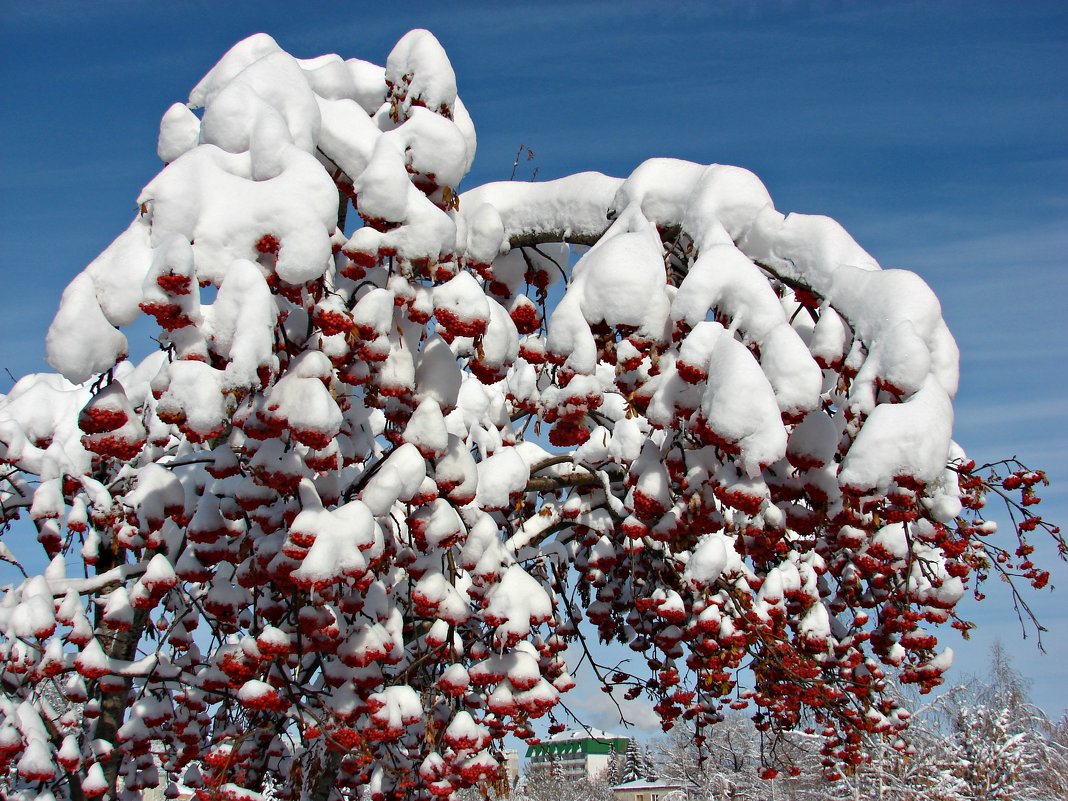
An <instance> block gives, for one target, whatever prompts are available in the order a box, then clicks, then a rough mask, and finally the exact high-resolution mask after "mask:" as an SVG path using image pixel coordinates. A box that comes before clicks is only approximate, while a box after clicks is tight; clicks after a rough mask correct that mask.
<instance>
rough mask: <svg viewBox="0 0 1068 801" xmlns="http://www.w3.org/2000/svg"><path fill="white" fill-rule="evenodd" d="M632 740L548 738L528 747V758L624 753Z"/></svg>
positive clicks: (622, 738) (613, 738) (617, 738)
mask: <svg viewBox="0 0 1068 801" xmlns="http://www.w3.org/2000/svg"><path fill="white" fill-rule="evenodd" d="M629 743H630V740H629V739H628V738H626V737H612V738H608V739H601V738H594V737H576V738H568V739H566V740H548V741H547V742H544V743H538V744H537V745H532V746H530V748H528V749H527V759H535V758H537V757H546V756H549V757H551V756H567V755H570V754H611V753H613V752H614V753H617V754H624V753H626V751H627V745H628V744H629Z"/></svg>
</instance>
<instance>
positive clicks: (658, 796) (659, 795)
mask: <svg viewBox="0 0 1068 801" xmlns="http://www.w3.org/2000/svg"><path fill="white" fill-rule="evenodd" d="M612 797H613V798H614V799H615V801H689V800H690V799H691V798H693V797H694V792H693V787H691V786H690V785H689V784H687V783H685V782H674V781H667V780H660V779H655V780H653V781H646V780H645V779H638V780H637V781H633V782H625V783H624V784H617V785H616V786H615V787H613V788H612Z"/></svg>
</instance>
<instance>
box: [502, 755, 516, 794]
mask: <svg viewBox="0 0 1068 801" xmlns="http://www.w3.org/2000/svg"><path fill="white" fill-rule="evenodd" d="M502 754H503V755H504V773H505V776H506V777H507V778H508V786H509V787H515V783H516V782H517V781H518V780H519V752H518V751H516V750H515V749H514V748H506V749H505V750H504V751H503V752H502Z"/></svg>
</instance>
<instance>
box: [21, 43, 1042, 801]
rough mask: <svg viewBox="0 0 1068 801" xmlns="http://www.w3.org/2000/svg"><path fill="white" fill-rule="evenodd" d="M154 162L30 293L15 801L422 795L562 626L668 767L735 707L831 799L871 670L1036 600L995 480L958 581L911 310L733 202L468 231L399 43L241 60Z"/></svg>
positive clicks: (547, 214)
mask: <svg viewBox="0 0 1068 801" xmlns="http://www.w3.org/2000/svg"><path fill="white" fill-rule="evenodd" d="M158 154H159V156H160V158H161V160H162V161H163V162H164V163H165V166H164V168H163V169H162V171H161V172H160V173H159V175H158V176H157V177H156V178H154V179H153V180H152V181H150V182H149V184H148V185H147V186H146V187H145V188H144V189H143V190H142V191H141V193H140V195H139V196H137V203H136V208H137V212H136V215H135V218H134V219H133V222H132V223H131V224H130V226H129V227H128V228H127V229H126V230H125V231H124V232H123V233H121V234H120V235H119V236H118V238H117V239H116V240H115V241H114V243H113V244H112V245H111V246H110V247H108V248H107V249H106V250H105V251H104V252H103V253H102V254H101V255H100V256H99V257H98V258H97V259H96V260H95V261H93V262H92V263H91V264H90V265H89V266H88V267H86V268H85V270H84V271H83V272H81V273H80V274H79V275H77V276H76V277H75V278H74V280H73V281H72V282H71V284H70V285H69V286H68V287H67V289H66V290H65V291H64V292H63V296H62V299H61V301H60V306H59V311H58V313H57V314H56V317H55V320H54V322H53V323H52V326H51V329H50V330H49V333H48V338H47V352H48V358H49V361H50V363H51V364H52V366H53V367H54V368H55V369H56V370H57V371H58V372H57V374H50V375H32V376H28V377H26V378H24V379H22V380H21V381H19V382H18V383H17V384H16V385H15V387H14V388H13V389H12V391H11V392H10V393H9V394H8V395H7V396H6V397H3V398H2V399H0V460H2V462H3V464H4V465H5V469H4V472H3V475H2V481H3V489H2V494H0V502H2V504H3V505H2V513H3V518H4V521H5V523H10V521H12V520H14V519H15V518H16V517H18V516H19V515H20V514H21V515H25V516H28V518H29V519H30V520H32V522H33V523H34V524H35V526H36V529H37V539H38V541H39V543H40V545H41V546H42V548H43V551H44V553H45V554H46V556H47V560H48V562H49V563H48V566H47V568H45V569H44V570H43V571H40V572H37V571H35V570H34V569H33V568H32V565H33V564H35V562H34V557H33V556H32V555H30V554H29V553H28V551H27V550H26V549H23V548H22V546H21V545H19V546H16V547H15V548H14V549H13V550H11V551H9V550H5V551H4V555H5V556H11V558H12V559H16V558H18V559H21V560H22V562H23V563H24V564H25V565H27V566H30V569H29V570H27V571H26V573H27V575H25V578H24V580H21V581H15V582H13V583H12V584H11V585H10V586H9V587H8V588H7V591H6V594H5V596H4V599H3V601H2V603H0V636H2V639H0V662H2V673H0V681H2V684H3V696H2V698H0V767H2V770H3V771H4V773H3V780H2V781H3V784H4V787H5V791H6V792H7V793H8V795H9V796H10V795H11V794H12V793H15V792H16V791H17V788H24V796H25V797H34V796H36V797H46V796H47V794H48V793H53V794H55V795H56V796H61V797H64V798H68V797H69V798H72V799H81V798H88V797H94V796H98V795H103V794H112V795H114V794H116V793H118V794H120V795H121V794H126V795H127V796H129V797H135V796H136V794H137V793H138V792H139V791H140V790H141V789H142V788H145V787H150V786H154V785H156V784H157V783H159V782H164V783H166V782H169V781H179V780H181V781H184V782H185V783H186V784H188V785H190V786H192V787H194V788H195V789H196V790H197V792H198V795H199V796H200V797H201V798H214V797H223V798H229V799H237V798H249V799H252V798H256V797H258V796H257V794H258V793H266V792H268V791H269V792H270V793H271V794H272V795H273V796H274V797H278V798H296V797H301V798H309V799H323V800H325V799H326V798H328V797H331V796H333V797H356V796H357V795H358V794H359V793H361V792H363V791H365V790H366V791H368V792H369V793H370V795H371V797H372V798H374V799H385V798H401V797H420V798H426V797H429V796H432V795H433V796H448V795H450V794H452V793H454V792H455V791H457V790H459V789H461V788H465V787H469V786H472V785H476V784H479V783H481V782H486V781H490V780H492V779H493V777H495V776H496V775H497V774H498V772H499V771H500V759H501V757H500V753H499V751H498V750H497V747H498V745H499V743H500V742H501V740H502V738H503V737H505V736H506V735H509V734H515V735H517V736H519V737H526V738H530V737H532V736H533V730H532V728H531V723H530V721H531V720H532V719H534V718H537V717H540V716H542V715H546V714H551V713H552V711H553V708H554V707H555V706H556V705H557V704H558V703H559V701H560V695H561V694H562V693H565V692H566V691H567V690H568V689H570V688H571V686H572V684H573V681H572V679H571V678H570V676H569V674H568V670H567V666H566V665H565V664H564V661H563V653H564V650H565V648H567V646H568V644H569V643H570V642H572V641H574V640H575V639H576V638H580V637H581V636H583V633H584V632H585V631H587V629H584V628H582V627H581V626H580V620H585V621H587V623H585V624H583V625H589V626H592V627H593V629H595V630H596V631H597V632H598V633H599V634H600V636H602V637H604V638H606V639H615V640H619V641H621V642H623V643H626V644H627V645H629V646H630V647H632V648H633V649H635V650H636V651H638V652H640V653H642V654H643V655H644V656H645V658H646V664H647V667H648V670H649V673H648V675H645V676H636V675H629V674H624V673H612V672H611V671H609V672H608V673H601V674H600V675H599V678H600V679H601V680H602V681H604V682H607V683H616V684H624V685H628V687H629V690H628V691H629V692H631V693H635V694H637V693H640V692H645V691H647V692H650V693H651V694H652V695H653V696H654V697H655V700H656V702H657V706H656V708H657V711H658V712H659V714H660V716H661V717H662V719H663V721H664V725H665V727H670V725H671V724H672V722H673V721H675V720H676V719H678V718H679V717H680V716H681V717H683V718H686V719H689V720H691V721H692V722H693V723H694V725H696V726H697V727H698V728H704V727H707V726H708V725H711V724H714V723H715V722H716V721H718V720H720V719H721V717H722V714H723V710H724V708H725V706H726V705H727V704H734V705H742V706H744V705H745V703H747V702H748V703H750V704H751V705H753V706H754V707H755V709H756V723H757V726H758V728H759V729H761V730H762V731H764V732H766V733H768V734H769V735H773V734H774V733H775V732H776V731H777V730H780V729H790V728H792V727H794V726H796V725H798V723H799V722H800V721H801V720H802V717H803V716H806V715H808V716H811V717H813V718H814V720H815V721H816V725H817V726H818V728H819V729H820V731H822V733H823V735H824V736H825V738H826V740H825V750H826V755H827V757H828V759H830V760H846V761H855V760H857V759H859V755H860V752H861V749H860V741H861V735H862V733H863V732H866V731H879V732H882V731H897V730H899V729H901V728H903V727H904V726H905V723H906V718H907V713H906V712H905V711H904V710H902V709H900V708H899V706H898V705H897V704H896V703H895V702H894V700H893V698H892V697H889V696H886V695H884V693H883V688H884V685H883V678H884V673H883V666H884V665H893V666H897V667H900V668H901V671H902V676H903V677H904V679H905V680H906V681H911V682H916V683H918V684H920V685H921V686H923V687H925V688H929V687H932V686H934V685H935V684H937V683H938V682H939V681H940V680H941V676H942V674H943V672H944V671H945V669H946V668H947V666H948V665H949V663H950V658H951V654H950V652H949V651H948V649H947V650H945V651H942V652H939V651H938V650H937V648H936V639H935V635H934V633H933V631H932V628H931V627H933V626H937V625H940V624H943V623H946V622H947V621H951V620H953V621H954V622H955V624H956V625H963V624H961V623H960V622H959V621H956V620H955V616H954V608H955V605H956V603H957V601H958V600H959V598H960V597H961V596H962V594H963V593H964V591H965V589H966V586H967V585H968V583H969V581H971V580H972V579H973V576H974V575H975V573H976V572H977V571H978V572H979V573H983V572H985V571H988V570H992V569H1000V570H1004V571H1009V572H1015V573H1019V574H1021V575H1023V576H1024V578H1026V579H1027V580H1030V581H1031V582H1033V583H1034V584H1036V585H1041V584H1042V583H1044V582H1045V580H1046V574H1044V573H1043V572H1042V571H1041V570H1040V569H1039V568H1038V567H1036V566H1034V565H1033V564H1032V563H1031V562H1030V560H1029V559H1028V555H1029V553H1030V551H1029V550H1028V549H1029V548H1030V546H1029V545H1028V543H1027V542H1026V539H1025V538H1026V536H1027V532H1028V531H1032V530H1034V529H1035V528H1038V527H1046V528H1049V527H1048V524H1045V523H1043V522H1042V521H1040V520H1039V519H1038V518H1036V517H1034V516H1033V515H1031V514H1030V513H1029V511H1028V510H1029V509H1030V508H1031V507H1030V505H1029V504H1030V503H1031V501H1033V500H1034V492H1033V490H1034V487H1035V485H1036V484H1038V483H1039V482H1040V481H1042V479H1043V476H1042V475H1041V474H1039V473H1035V472H1031V471H1027V470H1025V469H1023V468H1022V467H1020V466H1018V465H1011V471H1010V475H1008V476H1006V477H1005V478H1004V479H1001V478H1000V477H999V478H998V484H997V486H996V489H998V490H999V491H1002V492H1006V493H1008V492H1010V491H1018V492H1021V493H1023V496H1022V498H1021V499H1020V500H1019V501H1018V502H1017V504H1018V505H1017V506H1016V507H1015V508H1016V509H1017V510H1018V511H1019V512H1020V514H1021V516H1020V517H1018V518H1017V520H1018V522H1019V524H1020V525H1019V531H1018V532H1017V535H1018V536H1019V537H1020V538H1021V539H1020V542H1019V548H1018V550H1017V551H1016V553H1017V556H1013V555H1012V553H1011V549H1008V550H1005V551H1004V553H1005V554H1007V555H1006V558H1005V559H1004V560H1000V561H999V560H995V559H994V558H993V557H994V556H995V555H998V554H1000V553H1001V551H999V550H998V549H1004V548H1005V546H1001V545H997V544H996V542H992V541H990V540H988V535H990V534H991V533H992V529H993V527H992V525H990V524H987V523H984V522H983V520H982V519H981V518H980V517H979V515H978V510H979V508H980V507H981V506H982V504H983V499H984V495H985V494H986V493H987V492H988V491H989V490H990V489H991V488H992V484H991V481H992V479H991V478H990V476H989V474H987V473H983V472H981V471H979V470H977V469H976V468H975V465H974V464H973V463H971V462H969V461H968V460H967V459H966V457H965V455H964V453H963V451H962V450H961V449H960V448H959V447H958V446H957V445H956V444H954V443H953V441H952V439H951V430H952V399H953V395H954V392H955V390H956V387H957V349H956V346H955V344H954V341H953V338H952V337H951V336H950V334H949V331H948V330H947V328H946V325H945V323H944V322H943V320H942V317H941V312H940V307H939V304H938V301H937V300H936V299H935V297H934V296H933V294H932V293H931V291H930V290H929V289H928V287H927V286H926V285H925V284H924V283H923V281H922V280H921V279H920V278H918V277H917V276H916V275H913V274H911V273H909V272H905V271H902V270H882V269H880V268H879V265H878V264H877V262H876V261H875V259H873V258H872V257H871V256H870V255H868V254H867V253H866V252H865V251H864V250H862V249H861V248H860V246H858V245H857V243H856V242H854V241H853V239H852V238H850V236H849V235H848V234H847V233H846V232H845V231H844V230H843V229H842V228H841V226H839V225H838V224H837V223H835V222H834V221H832V220H830V219H828V218H825V217H818V216H806V215H803V214H791V215H789V216H786V215H784V214H782V213H780V212H779V211H777V210H776V209H775V207H774V206H773V204H772V201H771V198H770V197H769V196H768V193H767V191H766V190H765V188H764V186H763V185H762V184H761V183H760V181H759V180H758V179H757V178H756V177H755V176H754V175H753V174H752V173H750V172H748V171H746V170H744V169H740V168H737V167H727V166H721V165H713V166H704V165H698V164H691V163H685V162H681V161H674V160H665V159H654V160H652V161H649V162H646V163H645V164H643V165H641V166H640V167H639V168H638V169H637V170H635V171H634V173H632V174H631V175H630V176H629V177H628V178H626V179H620V178H610V177H607V176H605V175H601V174H598V173H583V174H578V175H574V176H571V177H569V178H563V179H560V180H555V181H549V182H545V183H518V182H505V183H497V184H489V185H486V186H481V187H478V188H474V189H471V190H468V191H466V192H463V193H460V192H459V189H458V187H459V184H460V182H461V179H462V178H463V176H464V174H465V173H466V172H467V171H468V169H469V168H470V166H471V163H472V159H473V158H474V155H475V130H474V125H473V124H472V120H471V118H470V116H469V115H468V113H467V111H466V110H465V107H464V105H463V103H462V102H461V101H460V98H459V97H458V95H457V92H456V80H455V75H454V73H453V70H452V68H451V66H450V64H449V61H448V59H447V57H446V56H445V53H444V52H443V50H442V48H441V47H440V45H439V44H438V43H437V41H436V40H435V39H434V38H433V36H431V35H430V34H429V33H427V32H425V31H415V32H412V33H410V34H408V35H406V36H405V37H404V38H402V39H401V41H400V42H399V43H398V44H397V46H396V48H395V49H394V50H393V51H392V52H391V53H390V54H389V57H388V59H387V60H386V65H385V67H384V68H383V67H378V66H375V65H373V64H370V63H368V62H365V61H360V60H356V59H349V60H343V59H342V58H340V57H338V56H331V55H328V56H321V57H318V58H312V59H307V60H301V59H297V58H294V57H293V56H291V55H289V54H287V53H286V52H284V51H283V50H282V49H281V48H280V47H279V46H278V45H277V44H276V43H275V41H274V40H273V39H271V38H270V37H268V36H266V35H257V36H253V37H251V38H249V39H247V40H245V41H243V42H241V43H239V44H238V45H236V46H235V47H234V48H233V49H232V50H230V51H229V52H228V53H227V54H226V55H225V56H224V57H223V58H222V60H221V61H220V62H219V63H218V64H217V65H216V66H215V67H214V68H212V69H211V70H210V71H209V72H208V74H207V75H206V76H205V77H204V79H203V80H202V81H201V82H200V83H199V84H197V85H196V87H194V89H193V90H192V93H191V95H190V98H189V103H188V104H181V103H178V104H175V105H174V106H172V107H171V108H170V109H169V110H167V112H166V113H165V114H164V116H163V120H162V123H161V126H160V135H159V140H158ZM350 204H351V206H352V207H353V209H354V210H355V213H354V214H353V215H351V216H352V218H353V219H352V220H351V221H348V222H349V224H346V222H347V221H346V218H347V216H349V215H347V210H348V208H349V206H350ZM357 216H358V218H359V219H358V220H356V217H357ZM353 222H355V223H357V227H356V228H355V230H354V231H352V223H353ZM347 231H352V233H351V235H347V234H346V232H347ZM572 248H573V249H574V250H571V249H572ZM572 253H574V254H576V255H577V254H581V258H579V259H578V260H577V262H575V263H572V262H573V259H572V256H571V254H572ZM557 298H558V300H556V299H557ZM551 299H552V300H551ZM143 316H147V317H149V318H152V319H153V320H154V321H155V323H157V324H158V328H159V333H158V335H157V337H158V341H159V343H160V348H159V349H158V350H157V351H156V352H153V353H151V355H148V356H147V357H144V358H138V359H136V360H133V361H131V360H128V358H127V357H128V354H130V353H131V352H133V353H136V352H137V351H136V350H132V349H131V347H130V345H129V344H128V341H127V337H126V334H125V333H124V332H123V330H122V329H123V328H124V327H127V326H129V325H130V324H132V323H133V322H134V321H135V320H136V319H137V318H139V317H143ZM539 432H540V435H541V436H545V435H547V440H545V439H541V438H539ZM1002 482H1003V483H1002ZM12 545H14V543H12ZM14 551H19V553H17V554H14ZM24 569H25V568H24ZM743 667H745V668H748V669H749V670H751V674H752V685H751V686H752V688H753V689H752V690H750V691H748V692H746V693H739V691H738V689H737V684H736V678H737V674H738V672H739V671H740V670H742V669H743ZM47 687H54V688H57V689H58V690H59V691H60V692H61V693H62V695H63V697H64V698H65V699H66V702H67V703H68V705H69V706H68V707H66V708H57V706H56V705H54V704H52V703H50V702H49V700H48V699H49V695H48V693H47V692H46V691H45V688H47ZM157 764H158V766H159V767H158V770H157ZM120 780H121V781H120ZM120 787H122V788H125V789H122V790H119V789H117V788H120Z"/></svg>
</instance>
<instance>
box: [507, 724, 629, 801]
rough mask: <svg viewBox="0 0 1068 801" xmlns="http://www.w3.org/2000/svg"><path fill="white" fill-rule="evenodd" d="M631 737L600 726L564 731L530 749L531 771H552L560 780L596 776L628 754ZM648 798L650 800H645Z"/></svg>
mask: <svg viewBox="0 0 1068 801" xmlns="http://www.w3.org/2000/svg"><path fill="white" fill-rule="evenodd" d="M629 743H630V738H629V737H619V736H617V735H615V734H608V733H607V732H603V731H600V730H599V729H588V730H585V729H584V730H581V731H565V732H561V733H560V734H554V735H553V736H552V737H550V738H549V739H548V740H544V741H543V742H541V743H538V744H537V745H532V746H530V748H529V749H528V750H527V761H528V762H529V763H530V771H531V773H532V774H542V773H552V774H553V775H554V776H558V777H559V778H561V779H565V780H571V781H576V780H579V779H596V778H597V777H598V776H600V775H601V774H602V773H604V771H605V770H607V769H608V767H609V766H610V765H612V763H613V758H614V757H615V756H616V755H617V754H618V755H622V754H625V753H626V751H627V745H628V744H629ZM646 801H647V800H646Z"/></svg>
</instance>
